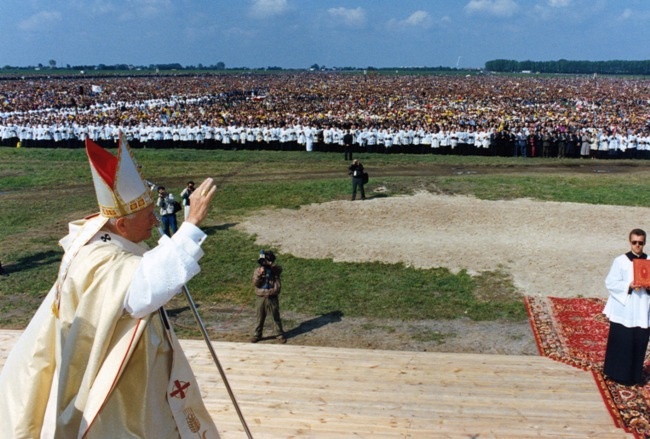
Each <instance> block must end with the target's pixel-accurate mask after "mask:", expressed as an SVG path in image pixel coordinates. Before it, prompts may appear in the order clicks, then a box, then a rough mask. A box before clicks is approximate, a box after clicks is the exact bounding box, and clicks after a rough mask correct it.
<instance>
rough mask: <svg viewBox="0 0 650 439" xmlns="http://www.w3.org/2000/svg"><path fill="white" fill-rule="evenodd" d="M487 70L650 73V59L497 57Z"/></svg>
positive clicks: (489, 63)
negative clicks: (608, 59)
mask: <svg viewBox="0 0 650 439" xmlns="http://www.w3.org/2000/svg"><path fill="white" fill-rule="evenodd" d="M485 70H488V71H492V72H503V73H515V72H516V73H519V72H531V73H560V74H562V73H564V74H567V73H568V74H589V75H590V74H594V73H597V74H603V75H650V60H645V61H624V60H611V61H570V60H566V59H560V60H557V61H515V60H511V59H495V60H492V61H488V62H486V63H485Z"/></svg>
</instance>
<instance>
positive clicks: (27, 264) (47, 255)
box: [2, 250, 63, 273]
mask: <svg viewBox="0 0 650 439" xmlns="http://www.w3.org/2000/svg"><path fill="white" fill-rule="evenodd" d="M62 257H63V253H62V252H58V251H54V250H48V251H45V252H40V253H35V254H33V255H30V256H27V257H24V258H20V259H18V260H17V261H16V262H14V263H11V264H2V268H4V270H5V271H6V272H7V273H17V272H19V271H25V270H31V269H35V268H38V267H42V266H46V265H52V264H54V265H57V266H58V265H59V264H60V263H61V258H62Z"/></svg>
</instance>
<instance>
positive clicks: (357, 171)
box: [348, 159, 366, 201]
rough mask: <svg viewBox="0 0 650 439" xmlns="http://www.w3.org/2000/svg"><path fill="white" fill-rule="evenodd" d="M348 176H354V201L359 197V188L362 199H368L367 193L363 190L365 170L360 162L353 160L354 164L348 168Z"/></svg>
mask: <svg viewBox="0 0 650 439" xmlns="http://www.w3.org/2000/svg"><path fill="white" fill-rule="evenodd" d="M348 174H349V175H351V176H352V201H354V200H355V199H356V197H357V188H358V189H359V191H360V192H361V199H362V200H365V199H366V191H365V190H364V188H363V185H364V184H365V182H364V176H363V174H364V170H363V165H362V164H361V162H360V161H359V160H356V159H355V160H353V161H352V164H351V165H350V166H349V167H348Z"/></svg>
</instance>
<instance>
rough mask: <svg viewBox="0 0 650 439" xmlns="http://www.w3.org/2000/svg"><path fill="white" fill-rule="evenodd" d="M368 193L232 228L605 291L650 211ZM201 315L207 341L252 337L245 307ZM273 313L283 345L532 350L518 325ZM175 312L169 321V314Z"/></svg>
mask: <svg viewBox="0 0 650 439" xmlns="http://www.w3.org/2000/svg"><path fill="white" fill-rule="evenodd" d="M378 190H379V191H381V188H378ZM368 195H369V199H367V200H365V201H355V202H351V201H333V202H328V203H323V204H313V205H309V206H304V207H302V208H300V209H298V210H289V209H274V210H269V211H265V212H262V214H259V215H255V216H251V217H249V218H247V219H245V220H244V221H242V222H241V223H240V224H239V225H238V226H237V227H238V228H239V229H240V230H242V231H245V232H246V233H249V234H254V235H257V243H258V244H259V245H260V247H273V248H277V249H279V251H280V252H281V253H285V254H292V255H295V256H298V257H305V258H332V259H333V260H335V261H355V262H364V261H382V262H388V263H396V262H403V263H405V264H406V265H409V266H413V267H421V268H426V267H447V268H449V269H451V270H453V271H457V270H461V269H466V270H468V271H469V272H470V273H477V272H480V271H483V270H497V269H499V270H502V271H505V272H508V273H510V274H511V275H512V278H513V279H514V282H515V285H516V287H517V289H518V290H519V291H520V292H521V293H522V295H543V296H558V297H576V296H585V297H606V296H607V292H606V290H605V287H604V277H605V275H606V273H607V270H608V269H609V266H610V264H611V261H612V259H613V258H614V257H615V256H616V255H618V254H620V253H622V252H623V251H626V250H627V240H626V237H627V233H628V232H629V230H630V229H632V228H634V227H643V225H644V224H643V218H646V217H647V215H648V214H650V209H648V208H630V207H626V208H625V209H622V208H620V207H616V206H593V205H585V204H575V203H556V202H538V201H533V200H528V199H519V200H512V201H503V200H501V201H485V200H479V199H476V198H473V197H467V196H448V195H440V194H431V193H426V192H422V193H418V194H415V195H413V196H401V197H388V198H386V197H375V198H373V194H368ZM287 294H290V292H287ZM204 311H205V312H206V315H211V316H219V321H218V322H217V321H215V322H211V323H210V324H209V328H210V331H211V333H212V334H214V337H215V339H221V340H231V341H247V340H248V338H249V337H250V333H251V331H252V328H253V326H254V315H253V311H252V305H251V306H246V307H243V308H242V309H241V310H225V309H221V310H217V309H215V310H204ZM182 314H186V313H182ZM190 317H191V316H190ZM282 317H283V320H284V321H285V330H286V331H288V339H289V340H288V343H295V344H302V345H319V346H332V347H353V348H369V349H390V350H415V351H439V352H473V353H492V354H510V355H536V354H537V348H536V345H535V341H534V337H533V334H532V331H531V328H530V324H529V323H528V322H527V321H524V322H519V323H495V322H472V321H470V320H468V319H459V320H453V321H436V320H427V321H417V322H403V321H392V320H391V321H386V320H381V321H376V320H372V319H357V318H348V317H346V316H341V315H325V316H316V317H314V316H301V315H295V314H291V313H287V312H283V313H282ZM185 318H186V317H183V318H181V316H179V320H185ZM178 323H180V324H191V322H186V323H183V322H182V321H179V322H178ZM267 328H268V331H269V333H270V327H268V326H267ZM262 342H275V341H274V340H272V339H268V340H264V341H262Z"/></svg>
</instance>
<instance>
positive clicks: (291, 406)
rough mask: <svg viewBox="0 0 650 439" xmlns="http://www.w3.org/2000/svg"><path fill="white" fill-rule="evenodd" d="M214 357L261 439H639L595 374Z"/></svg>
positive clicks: (492, 361) (263, 355) (200, 374)
mask: <svg viewBox="0 0 650 439" xmlns="http://www.w3.org/2000/svg"><path fill="white" fill-rule="evenodd" d="M18 335H19V332H18V331H9V330H0V365H1V364H4V360H5V357H6V355H7V353H8V351H9V349H10V348H11V346H12V345H13V344H14V342H15V340H16V338H17V336H18ZM181 343H182V345H183V347H184V349H185V353H186V355H187V356H188V358H189V359H190V363H191V364H192V367H193V369H194V372H195V374H196V375H197V379H198V381H199V384H200V385H201V389H202V391H203V394H204V399H205V402H206V405H207V407H208V410H209V411H210V413H211V414H212V416H213V418H214V420H215V422H216V424H217V426H218V427H219V430H220V432H221V435H222V438H224V439H230V438H233V439H235V438H237V439H239V438H242V437H245V435H244V430H243V428H242V426H241V423H240V422H239V418H238V417H237V414H236V412H235V410H234V408H233V405H232V403H231V402H230V399H229V397H228V395H227V392H226V390H225V388H224V385H223V383H222V381H221V378H220V376H219V373H218V371H217V368H216V366H215V365H214V363H212V359H211V357H210V355H209V352H208V350H207V348H206V347H205V343H204V342H203V341H197V340H183V341H182V342H181ZM213 345H214V347H215V350H216V352H217V355H218V357H219V361H220V362H221V364H222V366H223V367H224V369H225V370H226V374H227V376H228V381H229V383H230V386H231V388H232V389H233V392H234V393H235V396H236V397H237V400H238V402H239V406H240V408H241V410H242V412H243V415H244V417H245V419H246V422H247V424H248V426H249V429H250V430H251V432H252V434H253V437H255V438H256V439H259V438H479V439H486V438H517V439H522V438H629V437H632V435H629V434H626V433H625V432H624V431H623V430H621V429H618V428H616V427H615V426H614V423H613V421H612V418H611V416H610V415H609V413H608V412H607V410H606V408H605V405H604V403H603V401H602V399H601V397H600V395H599V393H598V390H597V388H596V385H595V383H594V380H593V378H592V376H591V374H590V373H588V372H584V371H581V370H578V369H575V368H573V367H570V366H567V365H564V364H561V363H558V362H555V361H552V360H550V359H548V358H544V357H534V356H506V355H474V354H441V353H427V352H404V351H378V350H362V349H338V348H317V347H307V346H292V345H290V344H287V345H278V344H264V343H260V344H242V343H222V342H216V343H214V344H213Z"/></svg>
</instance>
